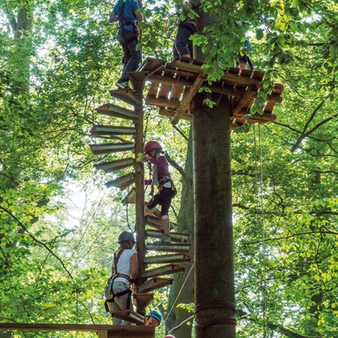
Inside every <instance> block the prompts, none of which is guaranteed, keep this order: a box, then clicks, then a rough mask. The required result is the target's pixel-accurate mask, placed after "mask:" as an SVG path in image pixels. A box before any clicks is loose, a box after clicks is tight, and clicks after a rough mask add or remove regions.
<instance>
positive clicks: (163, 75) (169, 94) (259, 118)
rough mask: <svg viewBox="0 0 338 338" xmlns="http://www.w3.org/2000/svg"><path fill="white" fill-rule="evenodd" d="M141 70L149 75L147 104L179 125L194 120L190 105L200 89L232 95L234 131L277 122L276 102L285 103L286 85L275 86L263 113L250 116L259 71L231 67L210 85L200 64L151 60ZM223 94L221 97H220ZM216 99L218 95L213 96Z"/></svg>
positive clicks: (261, 77) (257, 87) (260, 74)
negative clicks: (180, 122) (245, 126)
mask: <svg viewBox="0 0 338 338" xmlns="http://www.w3.org/2000/svg"><path fill="white" fill-rule="evenodd" d="M139 71H141V72H143V73H145V74H147V75H146V77H147V79H148V80H150V81H151V86H150V89H149V92H148V95H147V97H146V104H148V105H152V106H156V107H158V108H159V109H160V114H161V115H165V116H169V117H170V118H171V119H172V122H173V123H174V124H176V123H177V122H178V121H179V120H180V119H184V120H188V121H192V118H193V116H192V114H191V104H192V100H193V98H194V96H195V95H196V94H197V92H198V90H199V89H200V88H201V87H202V86H203V87H206V88H207V90H208V91H209V92H210V95H211V94H212V95H214V94H218V95H217V96H218V98H219V97H220V95H229V96H231V97H232V99H233V109H232V115H233V119H232V121H233V126H232V127H233V128H236V127H238V126H241V125H243V124H244V123H266V122H269V121H273V120H275V119H276V116H275V115H274V114H273V113H272V111H273V108H274V106H275V104H276V103H279V102H281V101H282V98H281V96H280V95H281V93H282V91H283V86H282V85H280V84H276V85H275V87H274V89H273V91H272V93H271V94H270V95H269V97H268V100H267V102H266V103H265V105H264V108H263V109H262V113H261V114H256V115H255V116H253V115H250V108H251V106H252V104H253V102H254V100H255V98H256V97H257V92H258V91H259V90H260V88H261V86H262V81H263V78H264V73H263V72H261V71H258V70H253V71H252V70H240V69H238V68H228V69H226V70H225V71H224V76H223V77H222V79H221V80H219V81H217V82H214V83H213V84H212V85H208V83H207V81H206V79H207V75H206V74H205V73H204V72H203V70H202V68H201V64H196V63H191V62H186V61H182V60H176V61H173V62H166V61H164V60H159V59H154V58H148V59H147V60H146V61H145V62H144V63H143V65H142V66H141V68H140V69H139ZM219 94H220V95H219ZM212 99H215V95H214V96H213V97H212Z"/></svg>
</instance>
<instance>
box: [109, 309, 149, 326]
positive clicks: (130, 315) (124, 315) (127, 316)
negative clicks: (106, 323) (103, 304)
mask: <svg viewBox="0 0 338 338" xmlns="http://www.w3.org/2000/svg"><path fill="white" fill-rule="evenodd" d="M112 316H113V317H116V318H118V319H122V320H125V321H127V322H130V323H135V324H138V325H143V324H144V317H143V316H142V315H141V314H139V313H137V312H134V311H131V310H123V311H117V312H112Z"/></svg>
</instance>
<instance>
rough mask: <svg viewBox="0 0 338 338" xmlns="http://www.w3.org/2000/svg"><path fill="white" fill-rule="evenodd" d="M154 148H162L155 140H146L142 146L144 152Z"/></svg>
mask: <svg viewBox="0 0 338 338" xmlns="http://www.w3.org/2000/svg"><path fill="white" fill-rule="evenodd" d="M154 149H160V150H162V146H161V145H160V144H159V143H158V142H157V141H148V142H147V143H146V145H145V146H144V152H145V153H150V152H151V151H152V150H154Z"/></svg>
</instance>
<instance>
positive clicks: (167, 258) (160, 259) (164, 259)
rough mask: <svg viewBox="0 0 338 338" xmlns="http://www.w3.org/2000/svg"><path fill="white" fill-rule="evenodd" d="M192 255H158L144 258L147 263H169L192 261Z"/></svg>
mask: <svg viewBox="0 0 338 338" xmlns="http://www.w3.org/2000/svg"><path fill="white" fill-rule="evenodd" d="M190 260H191V259H190V257H189V256H188V255H186V254H176V255H175V254H174V255H158V256H148V257H145V258H144V263H145V264H168V263H184V262H190Z"/></svg>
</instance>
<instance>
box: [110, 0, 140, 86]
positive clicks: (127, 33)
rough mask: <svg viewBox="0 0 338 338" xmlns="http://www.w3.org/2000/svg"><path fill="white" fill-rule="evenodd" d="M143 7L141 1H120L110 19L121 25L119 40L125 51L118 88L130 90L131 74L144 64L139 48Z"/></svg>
mask: <svg viewBox="0 0 338 338" xmlns="http://www.w3.org/2000/svg"><path fill="white" fill-rule="evenodd" d="M141 6H142V2H141V0H118V1H117V3H116V4H115V6H114V9H113V11H112V12H111V14H110V17H109V22H118V23H119V30H118V36H117V39H118V41H119V43H120V44H121V46H122V49H123V71H122V75H121V78H120V79H119V80H118V81H117V82H116V86H117V87H118V88H122V89H128V88H129V87H128V84H129V73H130V72H133V71H135V70H136V69H137V68H138V67H139V65H140V64H141V62H142V53H141V50H140V49H139V48H138V44H139V35H140V29H139V26H138V24H139V23H140V22H143V16H142V13H141V12H140V9H141Z"/></svg>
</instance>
